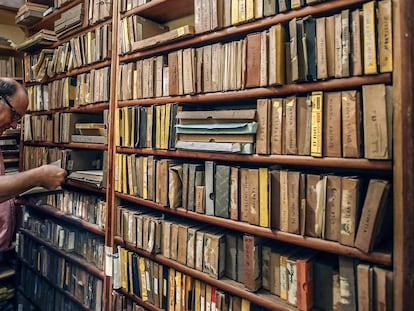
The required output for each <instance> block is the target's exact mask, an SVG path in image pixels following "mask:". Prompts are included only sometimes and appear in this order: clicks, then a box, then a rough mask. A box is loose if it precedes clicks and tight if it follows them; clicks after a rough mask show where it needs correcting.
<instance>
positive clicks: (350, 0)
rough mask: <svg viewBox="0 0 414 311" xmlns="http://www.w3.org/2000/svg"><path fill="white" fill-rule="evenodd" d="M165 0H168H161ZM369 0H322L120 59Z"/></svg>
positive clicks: (238, 34) (200, 42)
mask: <svg viewBox="0 0 414 311" xmlns="http://www.w3.org/2000/svg"><path fill="white" fill-rule="evenodd" d="M165 1H167V0H163V1H162V0H161V1H160V2H165ZM367 1H368V0H334V1H327V2H322V3H318V4H316V5H313V6H306V7H303V8H301V9H298V10H291V11H288V12H286V13H281V14H277V15H273V16H269V17H266V18H262V19H257V20H254V21H252V22H249V23H245V24H240V25H234V26H230V27H227V28H224V29H220V30H217V31H214V32H208V33H203V34H199V35H196V36H195V37H193V38H190V39H188V40H183V41H179V42H175V43H172V44H168V45H164V46H159V47H156V48H153V49H149V50H145V51H139V52H132V53H131V54H128V55H124V56H121V57H120V61H121V62H127V61H131V60H135V59H137V58H144V57H148V56H150V55H154V54H159V53H165V52H168V51H172V50H177V49H183V48H186V47H190V46H200V45H203V44H208V43H213V42H218V41H221V40H223V39H229V38H234V39H236V38H240V37H242V36H243V35H245V34H247V33H250V32H255V31H261V30H264V29H266V28H269V27H271V26H273V25H276V24H280V23H286V22H288V21H289V20H291V19H293V18H300V17H305V16H307V15H314V16H317V15H319V14H326V13H328V12H334V11H339V10H341V9H344V8H346V7H349V6H353V5H358V4H362V3H364V2H367ZM151 2H152V1H151ZM151 2H150V3H151ZM170 2H174V1H170ZM131 14H132V13H131Z"/></svg>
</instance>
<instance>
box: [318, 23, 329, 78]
mask: <svg viewBox="0 0 414 311" xmlns="http://www.w3.org/2000/svg"><path fill="white" fill-rule="evenodd" d="M316 47H317V48H316V49H317V51H318V53H317V77H318V79H322V80H324V79H327V78H328V62H327V48H326V17H319V18H317V19H316Z"/></svg>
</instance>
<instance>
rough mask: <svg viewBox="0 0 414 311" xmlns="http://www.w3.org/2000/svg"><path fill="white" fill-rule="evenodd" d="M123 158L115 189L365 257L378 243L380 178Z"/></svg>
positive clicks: (383, 203) (386, 196) (385, 202)
mask: <svg viewBox="0 0 414 311" xmlns="http://www.w3.org/2000/svg"><path fill="white" fill-rule="evenodd" d="M121 156H122V155H121ZM123 158H124V159H125V160H124V161H123V162H124V164H125V165H122V166H116V170H118V172H119V171H120V175H117V177H118V179H119V178H120V179H121V182H118V183H117V180H118V179H117V178H116V179H115V191H119V192H123V193H126V194H130V195H134V196H138V197H141V198H143V199H146V200H150V201H154V202H156V203H159V204H162V205H164V206H169V207H171V208H184V209H186V210H189V211H195V212H197V213H201V214H206V215H209V216H216V217H223V218H229V219H233V220H237V221H243V222H247V223H249V224H252V225H256V226H261V227H266V228H272V229H278V230H281V231H284V232H289V233H294V234H301V235H306V236H311V237H317V238H323V239H327V240H331V241H338V242H340V243H341V244H343V245H347V246H351V247H354V246H355V247H357V248H359V249H361V250H363V251H365V252H370V251H371V250H372V248H373V247H374V241H375V240H377V242H379V239H378V237H377V231H376V230H379V229H380V228H381V224H382V218H383V217H384V213H385V211H390V209H389V206H390V202H391V201H389V200H390V191H389V189H390V183H389V181H387V180H382V179H369V180H368V179H365V178H363V177H356V176H337V175H331V174H317V173H314V172H303V171H295V170H284V169H277V168H276V169H275V168H267V167H261V168H249V167H236V166H228V165H221V164H218V163H215V162H213V161H206V162H205V163H204V164H203V163H198V164H197V163H196V164H193V163H176V162H173V161H172V160H169V159H154V158H153V157H152V156H148V157H144V156H136V155H133V154H132V155H123ZM132 162H134V163H135V166H131V164H132ZM131 167H135V170H131ZM131 175H132V176H131ZM131 182H132V184H131ZM120 187H121V188H120ZM361 213H362V215H361ZM360 218H361V219H360ZM358 224H359V225H358ZM382 231H383V232H387V230H382ZM383 238H385V237H383Z"/></svg>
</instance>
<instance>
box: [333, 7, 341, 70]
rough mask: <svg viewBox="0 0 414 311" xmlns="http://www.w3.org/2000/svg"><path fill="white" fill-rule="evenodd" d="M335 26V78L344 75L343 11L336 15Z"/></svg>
mask: <svg viewBox="0 0 414 311" xmlns="http://www.w3.org/2000/svg"><path fill="white" fill-rule="evenodd" d="M334 27H335V37H334V38H335V39H334V45H335V78H341V77H342V17H341V13H338V14H335V15H334Z"/></svg>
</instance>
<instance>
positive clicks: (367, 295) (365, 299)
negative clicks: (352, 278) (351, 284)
mask: <svg viewBox="0 0 414 311" xmlns="http://www.w3.org/2000/svg"><path fill="white" fill-rule="evenodd" d="M373 274H374V273H373V269H372V267H371V266H370V265H367V264H362V263H361V264H359V265H358V266H357V284H358V290H357V297H358V310H359V311H372V310H373V291H374V288H373Z"/></svg>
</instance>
